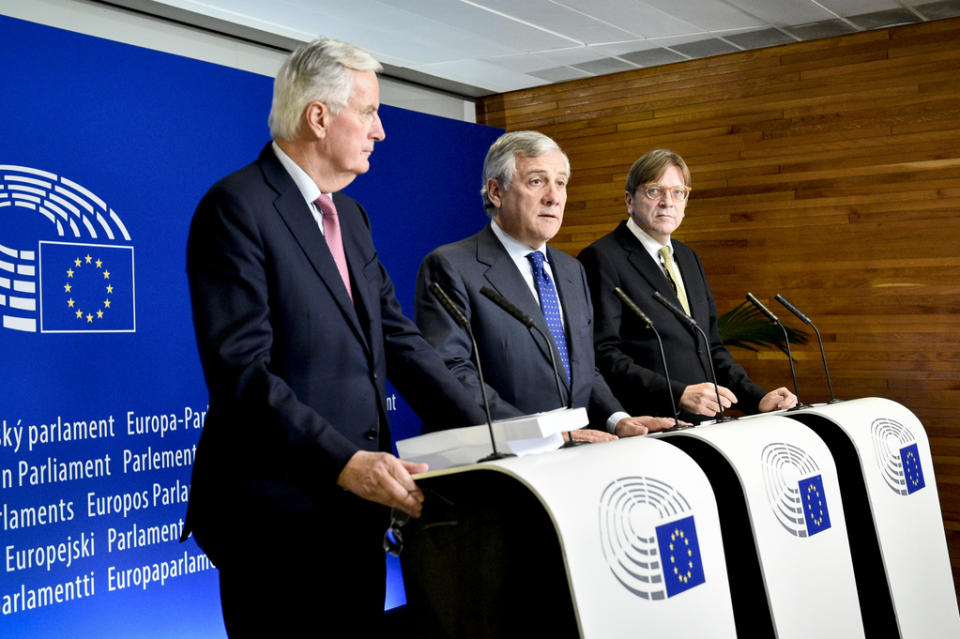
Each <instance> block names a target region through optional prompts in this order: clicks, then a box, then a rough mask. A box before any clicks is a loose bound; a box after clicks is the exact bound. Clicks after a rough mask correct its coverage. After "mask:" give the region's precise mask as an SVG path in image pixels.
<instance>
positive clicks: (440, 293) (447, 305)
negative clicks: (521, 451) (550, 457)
mask: <svg viewBox="0 0 960 639" xmlns="http://www.w3.org/2000/svg"><path fill="white" fill-rule="evenodd" d="M427 288H428V289H429V291H430V293H431V294H433V296H434V297H435V298H437V301H438V302H440V306H442V307H443V308H444V310H445V311H447V314H448V315H450V318H451V319H452V320H453V321H454V322H455V323H456V324H457V326H459V327H460V328H462V329H463V330H464V331H466V333H467V337H469V338H470V345H471V346H472V347H473V360H474V363H475V364H476V366H477V378H478V379H479V381H480V397H481V398H482V399H483V410H484V412H485V413H486V415H487V429H489V431H490V445H491V446H492V447H493V452H492V453H490V454H489V455H487V456H486V457H484V458H482V459H479V460H477V461H481V462H484V461H493V460H495V459H503V458H504V457H514V455H512V454H511V453H501V452H499V451H497V440H496V438H495V437H494V436H493V419H492V418H491V417H490V401H489V400H488V399H487V387H486V384H485V383H484V381H483V368H481V366H480V351H479V350H478V349H477V340H476V339H474V337H473V329H472V328H471V327H470V321H469V320H468V319H467V317H466V316H465V315H464V314H463V312H462V311H461V310H460V309H459V308H457V305H456V304H454V303H453V300H452V299H450V296H449V295H447V293H446V292H445V291H444V290H443V288H441V287H440V285H439V284H437V283H436V282H431V283H430V286H429V287H427Z"/></svg>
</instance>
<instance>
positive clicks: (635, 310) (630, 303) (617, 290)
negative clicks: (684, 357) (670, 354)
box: [613, 286, 680, 430]
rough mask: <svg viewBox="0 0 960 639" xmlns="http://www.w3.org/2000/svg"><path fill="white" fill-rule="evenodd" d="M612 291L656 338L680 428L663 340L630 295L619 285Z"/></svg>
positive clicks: (668, 392)
mask: <svg viewBox="0 0 960 639" xmlns="http://www.w3.org/2000/svg"><path fill="white" fill-rule="evenodd" d="M613 292H614V293H616V294H617V297H619V298H620V301H621V302H623V305H624V306H626V307H627V308H629V309H630V310H631V311H632V312H633V314H634V315H636V316H637V317H639V318H640V321H641V322H643V323H644V325H645V326H646V327H647V328H648V329H650V330H651V331H653V334H654V336H655V337H656V338H657V344H658V345H659V346H660V361H661V362H663V376H664V378H666V380H667V395H668V396H669V397H670V409H671V410H672V411H673V426H674V428H676V429H678V430H679V429H680V417H679V415H678V413H677V403H676V401H674V399H673V389H672V388H671V387H670V369H669V368H667V354H666V352H665V351H664V350H663V340H662V339H660V332H659V331H657V329H656V328H654V326H653V320H651V319H650V318H649V317H648V316H647V314H646V313H644V312H643V311H641V310H640V307H639V306H637V305H636V303H635V302H634V301H633V300H632V299H630V296H629V295H627V294H626V293H624V292H623V289H621V288H620V287H619V286H616V287H614V289H613Z"/></svg>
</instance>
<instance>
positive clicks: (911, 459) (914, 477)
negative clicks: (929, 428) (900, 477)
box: [904, 450, 920, 488]
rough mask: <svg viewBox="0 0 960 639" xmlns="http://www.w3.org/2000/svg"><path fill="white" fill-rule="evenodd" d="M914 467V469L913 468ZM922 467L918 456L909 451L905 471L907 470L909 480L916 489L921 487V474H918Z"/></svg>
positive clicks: (905, 460)
mask: <svg viewBox="0 0 960 639" xmlns="http://www.w3.org/2000/svg"><path fill="white" fill-rule="evenodd" d="M911 467H912V468H911ZM919 467H920V462H919V460H918V459H917V456H916V455H914V454H913V451H912V450H911V451H907V454H906V458H905V459H904V469H905V470H906V473H905V474H906V476H907V479H908V480H909V481H910V483H911V484H912V485H913V487H914V488H916V487H917V486H919V485H920V473H918V472H917V469H918V468H919Z"/></svg>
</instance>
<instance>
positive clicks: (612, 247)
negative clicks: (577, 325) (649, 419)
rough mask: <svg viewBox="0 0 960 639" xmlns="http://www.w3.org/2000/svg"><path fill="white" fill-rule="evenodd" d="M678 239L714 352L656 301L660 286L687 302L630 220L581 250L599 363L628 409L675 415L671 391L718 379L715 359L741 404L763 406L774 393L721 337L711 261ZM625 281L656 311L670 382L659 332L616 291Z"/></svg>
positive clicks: (678, 256) (680, 261)
mask: <svg viewBox="0 0 960 639" xmlns="http://www.w3.org/2000/svg"><path fill="white" fill-rule="evenodd" d="M672 243H673V250H674V259H675V261H676V263H677V265H678V266H679V268H680V274H681V277H682V278H683V286H684V289H685V290H686V292H687V301H688V302H689V303H690V312H691V315H692V317H693V319H694V320H696V322H697V324H698V325H699V326H700V328H701V329H702V330H703V331H704V333H706V335H707V338H708V339H709V342H710V349H709V354H708V352H706V351H705V349H704V346H703V338H702V337H701V336H700V334H699V333H698V332H696V331H693V330H691V329H690V328H688V327H687V326H686V325H684V324H682V323H681V322H680V320H679V319H678V318H677V317H676V316H675V315H674V314H673V313H671V312H670V311H669V310H668V309H667V308H665V307H664V306H663V305H661V304H660V303H659V302H657V301H656V300H655V299H653V297H652V296H653V292H654V291H659V292H660V294H661V295H663V296H664V297H665V298H667V299H668V300H670V301H671V302H673V303H674V305H675V306H677V307H678V308H679V307H680V300H679V299H678V298H677V295H676V293H675V292H674V290H673V287H672V286H671V284H670V282H669V281H668V280H667V277H666V274H665V273H664V272H663V269H662V268H660V265H659V264H658V263H657V262H656V261H655V260H654V259H653V258H652V257H650V254H649V253H647V251H646V249H644V247H643V245H642V244H641V243H640V240H638V239H637V238H636V236H634V234H633V233H632V232H631V231H630V229H629V228H627V223H626V221H624V222H621V223H620V225H619V226H618V227H617V228H616V229H615V230H614V231H613V232H612V233H610V234H608V235H605V236H603V237H602V238H600V239H599V240H597V241H596V242H594V243H593V244H591V245H590V246H588V247H587V248H585V249H584V250H583V251H582V252H581V253H580V255H579V256H578V257H579V259H580V261H581V262H582V263H583V265H584V268H585V269H586V271H587V279H588V280H589V282H590V292H591V295H592V299H593V306H594V315H595V317H596V330H595V338H596V349H597V365H598V366H599V368H600V370H601V372H602V373H603V374H604V376H605V377H606V378H607V381H608V382H609V383H610V387H611V388H612V389H613V392H614V394H615V395H616V396H617V398H618V399H619V400H620V401H621V402H622V403H623V405H624V406H625V407H626V408H627V410H629V411H632V410H636V409H637V407H639V406H643V407H646V408H647V410H648V411H649V410H654V409H655V410H656V412H657V414H659V415H670V399H669V397H668V396H667V392H668V389H669V392H672V393H673V395H674V398H675V400H677V401H679V399H680V395H682V394H683V389H684V388H686V387H687V386H688V385H690V384H698V383H700V382H706V381H710V380H711V379H712V378H711V376H710V364H711V361H712V363H713V366H714V368H715V369H716V374H717V382H718V383H719V384H720V385H721V386H726V387H727V388H729V389H730V390H732V391H733V392H734V394H736V396H737V399H738V400H739V404H738V405H737V407H738V408H740V409H741V410H744V411H745V412H748V413H750V412H756V411H757V404H758V403H759V402H760V400H761V399H762V398H763V396H764V395H765V394H766V391H764V390H763V389H762V388H761V387H759V386H757V385H756V384H754V383H753V382H752V381H750V378H749V377H747V373H746V371H744V370H743V367H742V366H740V365H739V364H737V363H736V362H735V361H734V359H733V356H732V355H730V352H729V351H728V350H727V348H726V347H725V346H724V345H723V342H722V341H721V340H720V333H719V331H718V329H717V307H716V304H715V303H714V301H713V295H711V293H710V287H709V286H707V278H706V275H705V274H704V272H703V264H701V263H700V258H699V257H697V254H696V253H694V252H693V250H692V249H690V248H689V247H688V246H686V245H684V244H683V243H682V242H678V241H676V240H673V242H672ZM618 286H619V287H620V288H621V289H623V292H624V293H626V294H627V295H628V296H629V297H630V298H631V299H632V300H633V301H634V302H636V303H637V306H639V307H640V308H641V309H642V310H643V312H644V313H646V314H647V315H648V316H649V317H650V319H651V320H652V321H653V324H654V326H655V327H656V328H657V330H658V331H659V332H660V336H661V338H662V339H663V348H664V350H665V351H666V355H667V363H668V367H669V369H670V378H671V379H670V382H669V384H668V382H667V380H666V378H665V377H664V375H663V363H662V361H661V357H660V350H659V347H658V346H657V341H656V338H655V337H654V335H653V333H652V332H651V331H649V330H647V329H646V327H645V326H644V325H643V324H642V323H641V321H640V319H639V318H637V317H636V316H635V315H634V314H633V313H631V312H630V311H629V310H627V309H625V308H623V304H622V302H621V301H620V298H618V297H617V296H616V294H615V293H614V292H613V289H614V288H616V287H618ZM682 417H684V418H686V419H688V420H691V421H702V420H703V419H705V418H704V417H703V416H699V417H697V416H694V415H691V414H683V415H682Z"/></svg>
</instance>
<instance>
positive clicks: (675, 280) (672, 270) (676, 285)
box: [660, 246, 690, 315]
mask: <svg viewBox="0 0 960 639" xmlns="http://www.w3.org/2000/svg"><path fill="white" fill-rule="evenodd" d="M660 257H661V258H662V259H663V266H664V268H666V269H667V277H668V278H669V279H670V284H672V285H673V291H674V292H675V293H676V294H677V298H679V300H680V305H681V306H682V307H683V310H684V311H686V313H687V315H690V302H688V301H687V293H686V291H684V290H683V286H682V285H681V284H680V273H678V272H677V267H676V265H674V263H673V256H672V255H671V254H670V247H669V246H663V247H661V248H660Z"/></svg>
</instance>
